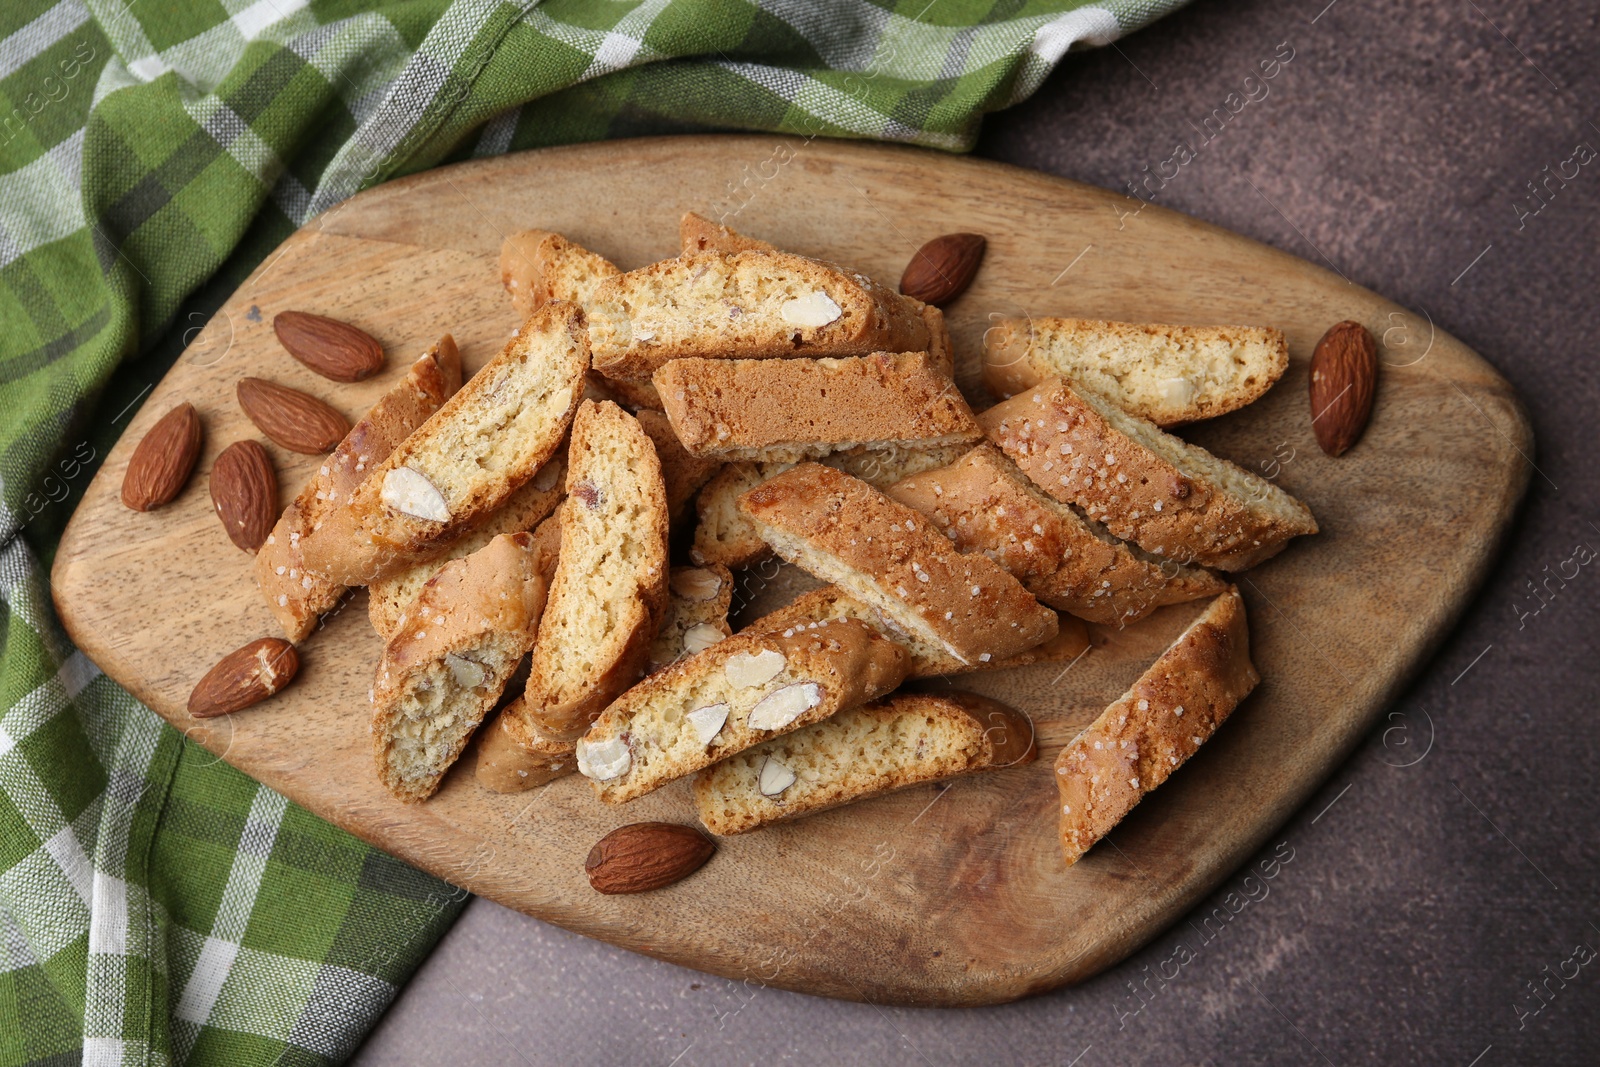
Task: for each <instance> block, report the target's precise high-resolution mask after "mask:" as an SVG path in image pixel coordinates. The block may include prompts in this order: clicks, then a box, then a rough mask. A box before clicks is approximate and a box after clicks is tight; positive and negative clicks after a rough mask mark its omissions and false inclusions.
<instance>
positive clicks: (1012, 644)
mask: <svg viewBox="0 0 1600 1067" xmlns="http://www.w3.org/2000/svg"><path fill="white" fill-rule="evenodd" d="M739 508H740V510H741V511H743V512H744V513H745V514H746V515H748V516H750V518H751V519H753V520H754V521H755V523H756V525H757V526H758V527H759V528H760V530H761V535H762V537H763V538H765V539H766V541H767V543H768V544H770V545H771V546H772V547H773V549H774V550H775V551H776V552H777V553H778V555H780V556H782V557H783V558H784V559H787V560H788V561H789V562H791V563H794V564H797V565H798V566H800V567H801V568H803V569H804V570H807V571H809V572H810V573H812V574H814V575H816V576H817V577H818V578H821V579H822V580H823V581H826V582H832V583H833V584H835V585H837V586H839V587H840V588H842V589H843V590H844V591H845V592H847V593H849V594H850V595H851V596H853V597H855V598H856V599H857V600H860V601H863V602H865V603H867V604H869V605H871V606H872V607H874V608H877V609H878V610H879V611H881V612H882V613H883V614H884V616H885V617H886V619H887V620H889V621H890V622H892V623H893V624H894V625H896V626H898V627H900V628H901V629H903V630H904V631H906V632H907V633H909V634H911V635H913V636H914V637H915V638H916V639H917V640H918V641H921V642H924V643H927V644H930V645H933V646H934V647H936V648H939V649H942V650H943V651H944V652H946V653H947V654H949V655H950V656H953V657H954V658H956V659H957V660H960V661H961V662H963V663H972V662H974V661H977V662H982V663H987V662H991V661H993V660H997V659H1004V658H1005V657H1007V656H1010V655H1013V654H1015V653H1017V652H1021V651H1023V650H1024V649H1028V648H1032V647H1033V646H1034V645H1037V644H1040V643H1041V642H1044V641H1046V640H1048V639H1050V638H1052V637H1054V636H1055V635H1056V628H1057V625H1058V624H1057V620H1056V614H1055V612H1053V611H1051V610H1050V609H1049V608H1046V607H1045V606H1044V605H1042V604H1040V603H1039V602H1038V601H1037V600H1035V599H1034V598H1033V595H1032V594H1031V593H1029V592H1028V591H1027V590H1026V589H1024V588H1023V587H1022V585H1021V583H1019V582H1018V581H1017V580H1016V579H1015V578H1013V577H1012V576H1011V575H1010V574H1008V573H1007V572H1006V571H1005V570H1003V569H1002V568H1001V567H1000V565H999V564H997V563H995V562H994V561H993V560H991V559H989V558H987V557H986V556H981V555H963V554H961V553H960V552H958V551H957V550H956V548H955V546H954V545H952V544H951V543H950V541H949V539H948V538H947V537H945V536H944V535H943V534H942V533H940V532H939V531H938V529H937V528H935V527H934V525H933V524H932V522H931V521H929V520H928V519H927V518H926V517H924V516H923V515H922V514H921V513H920V512H916V511H913V510H912V509H911V508H908V507H906V506H905V505H904V504H900V503H897V502H896V501H894V500H891V499H889V498H888V497H887V496H884V495H883V493H881V492H879V491H878V490H877V489H874V488H873V487H872V486H870V485H868V484H867V483H865V482H863V481H861V480H860V479H858V478H852V477H850V476H849V475H848V474H844V473H841V472H840V471H836V470H833V469H832V468H830V467H824V466H822V465H820V464H817V463H803V464H801V465H800V466H798V467H796V468H794V469H793V470H791V471H787V472H785V473H783V474H780V475H779V476H778V477H776V478H774V479H772V480H771V481H769V482H766V483H765V484H763V485H759V486H757V487H756V488H754V489H752V490H750V491H749V492H748V493H746V494H745V495H744V496H742V497H740V498H739Z"/></svg>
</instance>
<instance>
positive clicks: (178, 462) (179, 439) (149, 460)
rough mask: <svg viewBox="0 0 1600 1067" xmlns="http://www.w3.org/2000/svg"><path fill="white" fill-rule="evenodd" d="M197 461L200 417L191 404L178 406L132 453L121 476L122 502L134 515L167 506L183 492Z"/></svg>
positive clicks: (198, 455)
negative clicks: (166, 504) (163, 505)
mask: <svg viewBox="0 0 1600 1067" xmlns="http://www.w3.org/2000/svg"><path fill="white" fill-rule="evenodd" d="M199 458H200V416H199V415H198V414H196V412H195V410H194V405H193V404H189V403H184V404H179V405H178V406H177V407H175V408H173V409H172V410H171V411H169V412H167V413H166V414H165V415H163V416H161V418H160V419H159V420H158V421H157V422H156V424H155V425H154V426H152V427H150V431H149V432H148V433H146V434H145V435H144V439H143V440H142V441H140V442H139V444H138V446H137V447H136V448H135V449H134V450H133V458H132V459H130V460H129V461H128V469H127V471H126V472H124V473H123V475H122V502H123V503H124V504H126V505H127V506H128V507H130V508H132V509H133V510H134V511H153V510H154V509H156V508H159V507H160V506H161V505H162V504H165V503H168V502H169V501H171V500H172V498H173V497H175V496H177V495H178V494H179V493H180V492H182V491H183V486H184V483H186V482H187V481H188V480H189V474H190V472H191V471H193V470H194V463H195V460H197V459H199Z"/></svg>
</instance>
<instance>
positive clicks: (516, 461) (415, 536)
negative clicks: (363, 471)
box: [308, 301, 589, 584]
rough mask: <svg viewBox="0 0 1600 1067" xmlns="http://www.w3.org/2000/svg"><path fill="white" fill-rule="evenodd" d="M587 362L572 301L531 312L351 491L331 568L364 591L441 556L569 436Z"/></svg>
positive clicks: (580, 315) (580, 314) (584, 340)
mask: <svg viewBox="0 0 1600 1067" xmlns="http://www.w3.org/2000/svg"><path fill="white" fill-rule="evenodd" d="M588 363H589V350H588V338H587V335H586V333H585V331H584V326H583V312H582V311H581V310H580V309H579V308H578V306H577V305H576V304H570V303H565V302H562V301H557V302H555V303H550V304H546V305H545V306H544V307H542V308H540V309H539V310H538V311H536V312H534V313H533V315H532V316H530V317H529V318H528V320H527V321H526V322H524V323H523V325H522V328H521V330H520V331H519V332H518V334H517V336H516V337H513V338H512V339H511V341H510V343H508V344H507V345H506V347H505V349H504V350H502V351H501V353H500V354H499V355H497V356H496V357H495V358H494V359H492V360H490V361H489V362H488V364H486V365H485V366H484V367H483V369H482V370H480V371H478V373H477V374H475V375H473V377H472V379H471V381H469V382H467V383H466V385H464V386H463V387H462V388H461V389H460V390H459V391H458V392H457V393H456V394H455V396H453V397H451V398H450V400H448V401H447V402H446V403H445V404H444V406H443V407H441V408H440V409H439V410H438V411H436V412H435V413H434V414H433V415H432V416H431V417H430V418H429V419H428V421H427V422H425V423H423V424H422V426H421V427H419V428H418V429H417V431H416V432H415V433H413V434H412V435H411V436H410V437H408V438H406V440H405V441H404V443H402V444H401V445H400V446H399V447H398V448H396V449H395V450H394V451H393V452H391V453H390V454H389V457H388V458H387V459H386V460H384V461H383V462H382V463H381V464H379V465H378V467H377V468H376V469H374V470H373V472H372V475H371V477H369V478H368V479H367V481H366V482H365V483H363V484H362V486H361V488H360V489H358V490H357V491H356V493H355V496H354V497H353V498H352V499H351V501H350V506H349V511H350V514H351V516H352V517H353V518H354V519H355V520H356V521H357V522H358V523H359V524H360V531H359V534H358V535H357V536H353V537H350V538H347V539H345V546H346V552H347V555H346V557H345V558H342V559H340V558H334V559H331V560H330V561H329V563H330V566H331V567H333V568H334V569H335V571H336V573H339V574H341V576H343V577H345V579H346V581H347V582H348V584H358V583H361V584H364V583H365V582H368V581H371V580H372V579H373V578H378V577H381V576H382V575H383V574H385V573H387V572H388V571H390V570H393V569H395V568H397V567H399V566H402V565H404V564H405V563H407V562H409V561H410V560H411V559H414V558H416V557H417V556H418V555H419V554H421V555H426V554H428V553H430V552H434V551H437V549H438V548H439V547H441V546H442V545H443V544H445V543H447V542H449V541H451V540H453V539H454V538H456V537H458V536H460V535H461V533H462V532H463V531H465V530H468V529H471V527H472V526H473V525H474V524H475V523H476V522H478V521H479V520H481V519H482V518H483V517H484V516H486V515H488V514H489V513H490V512H492V511H494V510H495V509H496V508H498V507H499V506H500V505H501V504H503V503H505V501H506V499H507V498H508V497H509V496H510V495H511V494H512V493H514V492H515V491H516V490H517V489H519V488H520V487H521V486H522V485H523V484H524V483H525V482H527V481H528V480H529V479H531V478H533V477H534V475H536V474H537V473H538V470H539V468H540V467H541V466H543V465H544V464H545V462H546V461H548V460H549V459H550V457H551V456H552V455H554V454H555V452H556V449H557V448H558V447H559V446H560V444H561V442H562V439H563V438H565V437H566V434H567V427H568V425H569V424H570V423H571V420H572V414H573V411H574V410H575V409H576V407H577V404H578V399H579V397H580V396H581V394H582V391H583V375H584V372H585V371H586V370H587V369H588ZM402 507H409V508H411V509H412V510H411V511H404V510H401V508H402ZM308 562H309V559H308Z"/></svg>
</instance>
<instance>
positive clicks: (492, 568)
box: [372, 533, 545, 801]
mask: <svg viewBox="0 0 1600 1067" xmlns="http://www.w3.org/2000/svg"><path fill="white" fill-rule="evenodd" d="M539 554H540V553H539V550H538V549H537V547H536V546H535V542H534V537H533V535H532V534H530V533H518V534H502V535H501V536H499V537H496V538H495V539H494V540H493V541H490V542H489V544H488V545H487V546H485V547H484V548H483V549H481V550H479V551H478V552H475V553H474V554H472V555H470V556H467V557H466V558H464V559H457V560H451V561H450V562H449V563H447V564H445V566H444V568H443V569H442V570H440V571H439V573H438V574H436V575H434V576H433V577H432V578H430V579H429V580H428V584H427V585H425V586H424V587H423V590H422V593H421V595H420V596H418V597H417V602H416V604H415V605H414V606H413V608H412V610H411V611H410V612H409V613H408V615H409V617H408V618H407V620H406V621H405V622H404V623H403V624H402V625H401V627H400V629H399V630H398V631H397V632H396V633H395V635H394V637H393V638H391V639H390V641H389V643H388V645H387V646H385V648H384V650H383V660H382V662H380V663H379V664H378V673H377V677H376V679H375V680H374V682H373V687H372V750H373V754H374V756H375V758H376V760H377V765H378V778H379V780H381V781H382V782H383V784H384V786H385V787H386V788H387V789H388V790H389V791H390V792H391V793H393V794H394V795H395V796H397V797H399V798H400V799H401V800H404V801H419V800H426V799H427V798H428V797H429V796H432V795H433V792H434V790H436V789H438V788H439V780H440V779H441V778H443V777H444V772H445V771H447V770H449V768H450V765H451V764H452V763H454V762H455V761H456V757H457V756H459V755H461V750H462V749H463V748H464V747H466V743H467V739H468V738H469V737H471V736H472V731H474V730H476V729H477V728H478V724H479V723H480V722H482V721H483V717H484V715H486V714H487V713H488V712H489V709H491V708H493V707H494V705H495V702H496V701H498V700H499V699H500V693H501V691H502V690H503V689H504V688H505V684H506V680H507V679H508V678H510V677H511V674H512V672H514V671H515V670H516V669H517V664H518V662H519V661H520V660H521V659H522V657H523V656H524V655H525V654H526V653H527V651H528V649H529V648H530V647H532V645H533V636H534V628H535V627H536V626H537V625H538V622H539V613H540V612H541V611H542V610H543V608H544V600H545V583H544V579H543V578H542V577H541V576H540V569H541V568H540V560H539V558H538V556H539Z"/></svg>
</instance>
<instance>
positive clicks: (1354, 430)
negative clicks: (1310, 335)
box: [1311, 320, 1378, 456]
mask: <svg viewBox="0 0 1600 1067" xmlns="http://www.w3.org/2000/svg"><path fill="white" fill-rule="evenodd" d="M1377 383H1378V346H1377V344H1376V343H1375V342H1374V341H1373V340H1372V333H1371V331H1369V330H1368V329H1367V328H1366V327H1365V326H1363V325H1361V323H1359V322H1353V321H1350V320H1346V321H1344V322H1340V323H1336V324H1335V325H1333V326H1330V327H1329V328H1328V332H1327V333H1325V334H1323V335H1322V340H1320V341H1318V342H1317V348H1316V351H1315V352H1313V353H1312V354H1311V429H1312V431H1313V432H1315V433H1316V435H1317V444H1319V445H1321V446H1322V450H1323V451H1324V452H1326V453H1327V454H1328V455H1330V456H1339V455H1343V454H1344V453H1345V452H1346V451H1348V450H1349V448H1350V446H1351V445H1353V444H1355V443H1356V442H1357V441H1358V440H1360V439H1361V431H1362V430H1364V429H1366V427H1367V418H1368V416H1370V415H1371V414H1372V397H1373V394H1374V393H1375V392H1376V390H1377Z"/></svg>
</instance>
